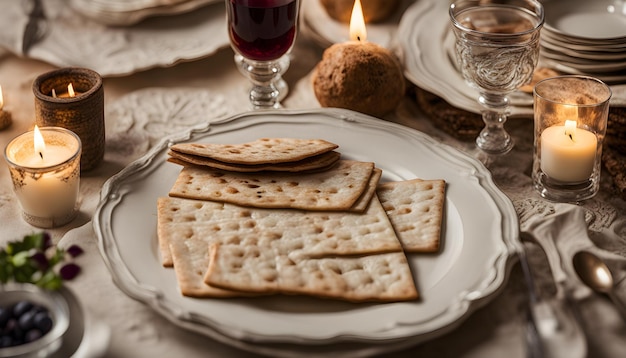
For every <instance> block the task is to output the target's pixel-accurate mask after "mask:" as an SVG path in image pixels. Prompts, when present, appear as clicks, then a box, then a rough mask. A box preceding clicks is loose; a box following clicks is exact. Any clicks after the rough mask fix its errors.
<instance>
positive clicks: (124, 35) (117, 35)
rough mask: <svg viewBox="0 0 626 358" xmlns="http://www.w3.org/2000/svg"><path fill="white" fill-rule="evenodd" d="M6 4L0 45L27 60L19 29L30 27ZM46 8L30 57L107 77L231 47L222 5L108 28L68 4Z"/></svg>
mask: <svg viewBox="0 0 626 358" xmlns="http://www.w3.org/2000/svg"><path fill="white" fill-rule="evenodd" d="M5 3H6V4H5V5H6V6H5V7H4V8H3V9H2V10H1V11H0V30H3V32H2V33H1V34H0V46H4V47H6V48H7V49H9V50H11V51H13V52H14V53H16V54H18V55H22V56H23V54H22V53H21V39H22V33H23V26H19V25H18V26H16V25H15V24H25V23H26V19H25V16H26V15H25V14H24V13H23V9H22V7H21V3H22V2H21V1H7V2H5ZM43 5H44V8H45V13H46V16H47V19H48V28H47V33H46V36H45V37H44V38H43V39H42V40H41V41H40V42H38V43H36V44H34V45H33V47H32V48H31V49H30V51H29V53H28V57H31V58H34V59H38V60H41V61H44V62H47V63H50V64H53V65H56V66H59V67H70V66H77V67H87V68H90V69H92V70H94V71H96V72H98V73H100V74H101V75H102V76H105V77H113V76H124V75H128V74H131V73H134V72H137V71H142V70H146V69H149V68H153V67H168V66H173V65H175V64H177V63H179V62H181V61H189V60H195V59H200V58H204V57H207V56H209V55H211V54H213V53H215V52H216V51H217V50H219V49H221V48H224V47H227V46H228V45H229V39H228V32H227V28H226V16H225V12H224V11H225V10H224V3H223V1H221V2H219V3H216V4H213V5H208V6H204V7H201V8H199V9H196V10H195V11H192V12H189V13H185V14H179V15H172V16H162V17H158V18H150V19H146V20H145V21H143V22H141V23H139V24H136V25H134V26H128V27H110V26H105V25H103V24H100V23H98V22H96V21H94V20H91V19H89V18H87V17H84V16H81V15H80V14H79V13H77V12H76V11H75V10H73V9H72V8H71V7H70V6H69V5H68V4H67V2H66V1H65V0H46V1H44V2H43Z"/></svg>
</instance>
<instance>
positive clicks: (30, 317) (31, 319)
mask: <svg viewBox="0 0 626 358" xmlns="http://www.w3.org/2000/svg"><path fill="white" fill-rule="evenodd" d="M17 323H18V324H19V326H20V328H21V329H22V330H23V331H24V332H26V331H28V330H30V329H31V328H33V327H34V326H35V311H34V310H30V311H28V312H24V314H22V315H21V316H20V317H19V318H18V319H17Z"/></svg>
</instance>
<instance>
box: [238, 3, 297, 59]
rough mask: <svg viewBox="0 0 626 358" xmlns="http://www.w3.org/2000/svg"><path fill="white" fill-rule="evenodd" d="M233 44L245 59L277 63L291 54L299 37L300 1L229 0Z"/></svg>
mask: <svg viewBox="0 0 626 358" xmlns="http://www.w3.org/2000/svg"><path fill="white" fill-rule="evenodd" d="M226 4H227V11H228V15H229V16H228V19H229V24H228V31H229V34H230V39H231V44H232V45H233V47H234V48H235V49H236V50H237V51H238V52H239V53H240V54H241V55H242V56H243V57H245V58H247V59H249V60H253V61H273V60H276V59H278V58H280V57H281V56H282V55H284V54H285V53H287V51H289V49H291V46H292V45H293V42H294V39H295V36H296V21H297V19H298V3H297V1H296V0H228V1H227V2H226Z"/></svg>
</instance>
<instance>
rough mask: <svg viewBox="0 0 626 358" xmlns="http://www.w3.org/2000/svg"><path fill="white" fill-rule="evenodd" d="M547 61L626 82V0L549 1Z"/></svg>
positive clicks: (544, 34)
mask: <svg viewBox="0 0 626 358" xmlns="http://www.w3.org/2000/svg"><path fill="white" fill-rule="evenodd" d="M543 5H544V8H545V14H546V21H545V25H544V28H543V30H542V32H541V46H542V48H541V56H542V59H543V60H544V62H545V63H547V64H549V65H550V67H553V68H555V69H557V70H560V71H562V72H565V73H571V74H584V75H589V76H593V77H596V78H599V79H601V80H603V81H605V82H609V83H619V82H624V81H626V1H624V0H595V1H587V0H546V1H544V2H543Z"/></svg>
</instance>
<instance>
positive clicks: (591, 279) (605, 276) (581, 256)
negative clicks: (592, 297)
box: [572, 251, 626, 319]
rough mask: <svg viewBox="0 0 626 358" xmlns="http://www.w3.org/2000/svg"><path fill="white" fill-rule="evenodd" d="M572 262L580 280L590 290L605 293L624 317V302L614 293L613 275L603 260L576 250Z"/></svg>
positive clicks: (625, 310) (625, 306) (625, 308)
mask: <svg viewBox="0 0 626 358" xmlns="http://www.w3.org/2000/svg"><path fill="white" fill-rule="evenodd" d="M572 262H573V264H574V269H575V270H576V273H577V274H578V277H580V280H581V281H582V282H583V283H584V284H586V285H587V286H589V288H591V289H592V290H594V291H596V292H600V293H604V294H606V295H607V296H608V297H609V298H610V299H611V301H613V304H615V306H616V307H617V309H618V310H619V312H620V313H621V315H622V317H624V319H626V304H625V303H624V302H622V301H621V300H620V298H619V297H617V295H615V290H614V282H613V275H612V274H611V270H609V268H608V267H607V266H606V264H605V263H604V261H602V259H600V258H599V257H598V256H596V255H594V254H592V253H591V252H589V251H578V252H577V253H576V254H575V255H574V258H573V259H572Z"/></svg>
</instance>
